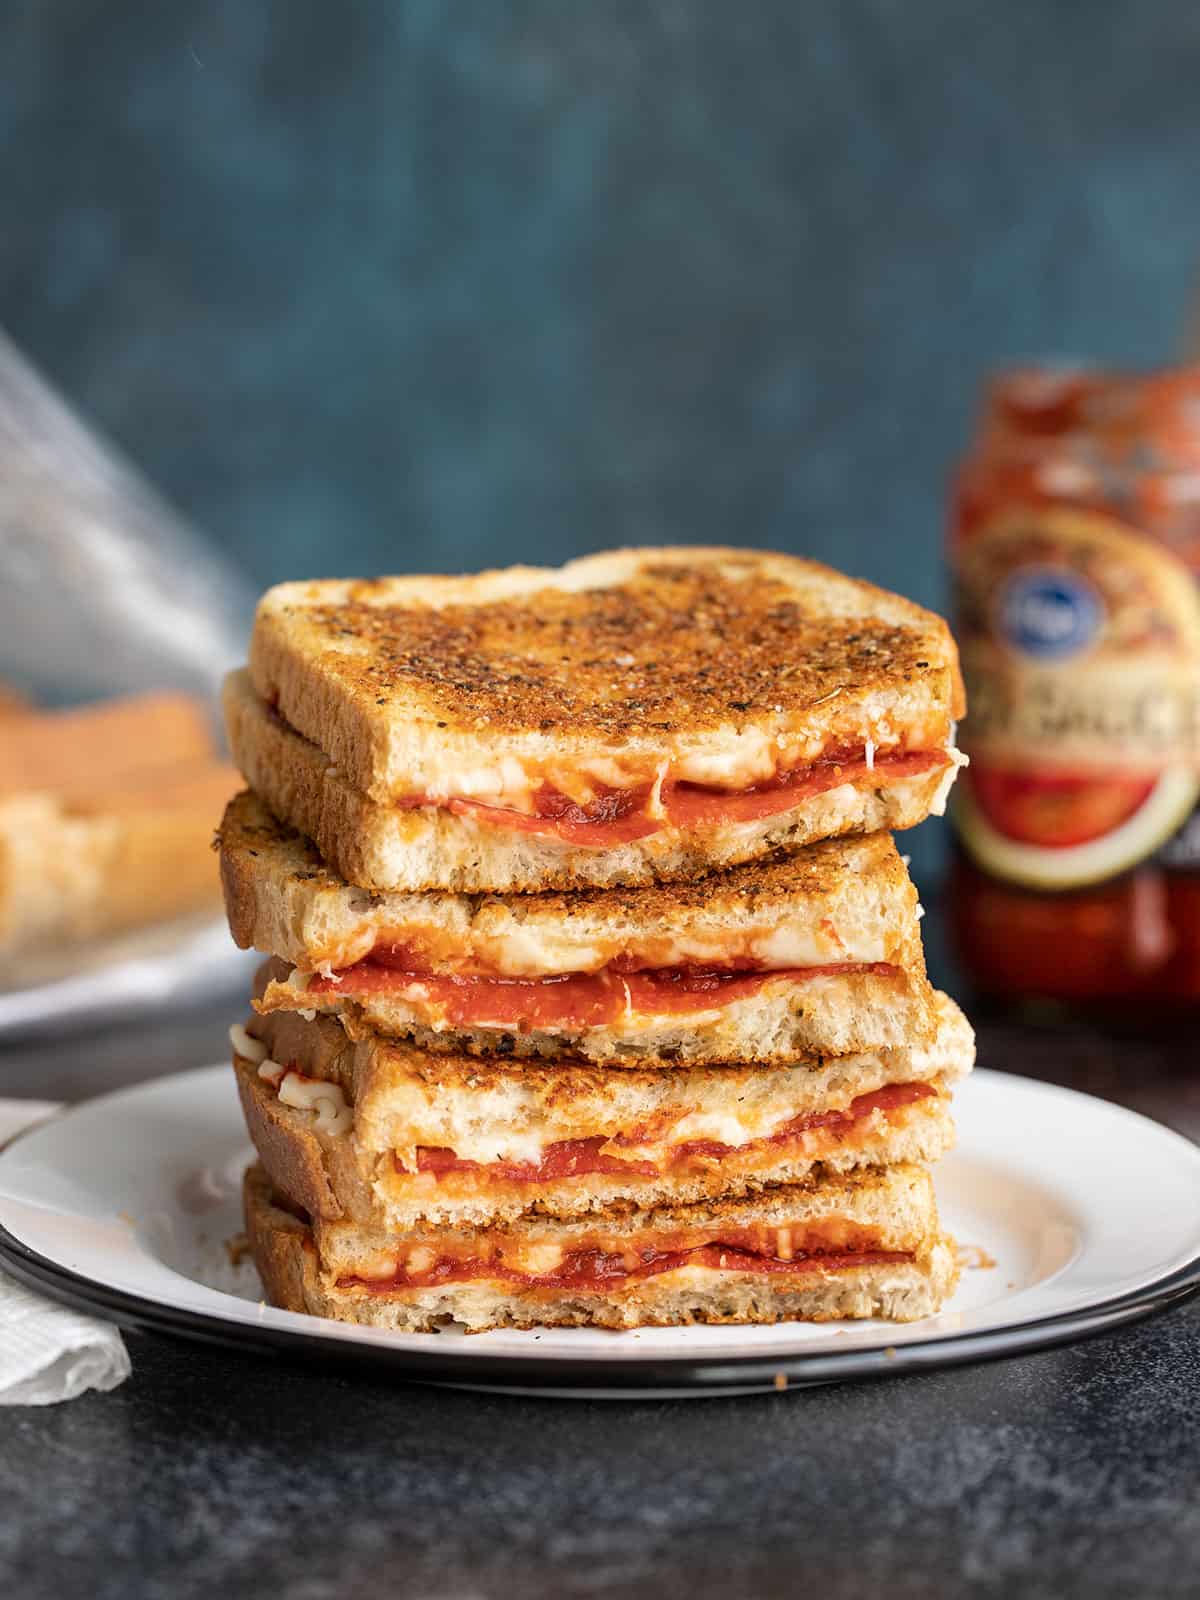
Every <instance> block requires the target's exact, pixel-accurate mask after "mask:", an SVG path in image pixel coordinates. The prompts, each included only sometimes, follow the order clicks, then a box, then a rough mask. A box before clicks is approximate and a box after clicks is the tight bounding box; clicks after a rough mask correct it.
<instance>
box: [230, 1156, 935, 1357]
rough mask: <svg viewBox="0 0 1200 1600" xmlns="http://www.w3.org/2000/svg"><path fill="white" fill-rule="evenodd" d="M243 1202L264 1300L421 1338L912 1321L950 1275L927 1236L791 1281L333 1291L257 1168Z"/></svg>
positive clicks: (328, 1275) (482, 1284)
mask: <svg viewBox="0 0 1200 1600" xmlns="http://www.w3.org/2000/svg"><path fill="white" fill-rule="evenodd" d="M839 1181H841V1180H839ZM782 1192H783V1193H786V1192H787V1191H782ZM244 1197H245V1210H246V1228H247V1233H248V1236H249V1239H250V1246H251V1250H252V1253H253V1256H254V1260H255V1263H256V1265H257V1267H258V1271H259V1274H260V1276H261V1278H262V1280H263V1286H264V1288H265V1290H266V1293H267V1297H268V1298H269V1299H270V1301H271V1302H272V1303H273V1304H274V1305H277V1306H281V1307H283V1308H284V1309H286V1310H290V1311H301V1312H307V1313H310V1314H312V1315H315V1316H325V1317H333V1318H336V1319H339V1320H343V1321H347V1322H359V1323H363V1324H367V1325H373V1326H378V1327H388V1328H392V1329H394V1330H396V1331H406V1332H420V1331H428V1330H433V1329H436V1328H438V1327H440V1326H443V1325H444V1324H445V1323H447V1322H449V1321H459V1322H461V1323H463V1324H464V1325H465V1326H466V1327H467V1328H468V1329H469V1330H470V1331H473V1332H480V1331H483V1330H484V1329H487V1328H498V1327H537V1326H545V1325H557V1326H585V1325H589V1324H590V1325H594V1326H600V1327H610V1328H633V1327H642V1326H651V1325H655V1324H657V1325H670V1324H684V1323H692V1322H705V1323H730V1322H778V1321H782V1320H792V1319H806V1320H813V1321H827V1320H833V1319H840V1318H843V1317H870V1316H882V1317H888V1318H892V1319H894V1320H897V1321H912V1320H915V1319H916V1318H918V1317H922V1316H927V1315H930V1314H932V1313H933V1312H934V1311H936V1310H938V1309H939V1308H940V1306H941V1304H942V1303H943V1301H944V1300H945V1299H946V1297H947V1296H948V1295H949V1294H950V1293H951V1292H952V1290H953V1288H954V1285H955V1283H956V1281H957V1278H958V1269H957V1267H956V1265H955V1261H954V1253H953V1244H952V1241H950V1240H949V1239H946V1238H944V1237H939V1236H936V1235H934V1236H932V1237H930V1238H929V1239H928V1242H926V1243H925V1244H924V1245H923V1247H922V1248H921V1249H920V1251H919V1253H918V1254H917V1255H916V1257H915V1259H912V1260H907V1261H897V1262H889V1263H879V1264H874V1265H870V1266H860V1267H851V1268H842V1269H839V1270H828V1269H818V1270H815V1271H811V1272H807V1273H804V1274H803V1275H799V1274H797V1275H794V1276H793V1275H788V1274H782V1273H780V1274H775V1273H772V1274H770V1275H765V1274H761V1273H746V1272H734V1271H715V1270H704V1269H701V1270H699V1271H696V1270H695V1269H691V1268H684V1269H677V1270H675V1271H672V1272H667V1273H662V1274H659V1275H656V1276H654V1277H651V1278H649V1279H645V1280H640V1281H634V1282H632V1283H626V1284H623V1285H620V1286H618V1287H615V1288H608V1289H600V1290H591V1289H544V1288H536V1287H518V1286H514V1285H512V1284H505V1283H497V1282H496V1281H494V1280H482V1281H475V1282H466V1283H458V1284H447V1285H440V1286H436V1287H433V1288H424V1289H407V1290H394V1291H390V1292H385V1293H379V1292H372V1291H371V1290H369V1289H364V1288H362V1287H346V1288H342V1287H339V1286H338V1284H337V1282H336V1270H334V1271H331V1270H330V1268H329V1267H328V1265H323V1263H322V1258H321V1253H320V1250H319V1246H318V1243H317V1241H316V1240H315V1239H314V1237H313V1233H312V1230H311V1228H309V1227H308V1225H307V1224H306V1223H305V1222H304V1220H303V1219H300V1218H298V1217H296V1216H295V1215H294V1214H293V1213H292V1212H290V1211H288V1210H285V1209H283V1208H281V1207H280V1206H279V1205H278V1204H277V1202H276V1201H275V1199H274V1196H273V1194H272V1191H271V1186H270V1182H269V1179H268V1178H267V1177H266V1174H265V1173H264V1172H263V1171H262V1169H261V1168H260V1167H253V1166H252V1167H251V1168H250V1169H249V1170H248V1171H247V1173H246V1178H245V1184H244ZM693 1209H695V1208H693ZM714 1220H715V1219H714ZM543 1226H547V1227H549V1228H550V1229H551V1230H554V1229H555V1225H554V1224H548V1225H543ZM558 1231H559V1232H560V1233H561V1232H562V1225H558Z"/></svg>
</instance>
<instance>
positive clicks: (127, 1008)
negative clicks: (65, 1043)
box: [0, 915, 262, 1041]
mask: <svg viewBox="0 0 1200 1600" xmlns="http://www.w3.org/2000/svg"><path fill="white" fill-rule="evenodd" d="M261 960H262V957H261V956H258V955H255V954H254V952H253V951H246V950H239V949H238V948H237V946H236V945H235V944H234V942H233V940H232V939H231V938H230V937H229V928H228V927H227V925H226V922H225V918H224V917H216V916H208V915H205V916H194V917H184V918H181V919H179V920H178V921H174V922H160V923H158V924H156V925H155V926H153V927H149V928H136V929H133V930H132V931H131V932H129V933H122V934H117V935H114V936H113V937H112V938H109V939H101V940H97V941H95V942H94V943H91V944H87V945H84V946H80V945H77V944H66V945H62V946H58V947H55V948H54V949H51V950H45V951H40V952H35V953H34V954H33V955H26V956H22V957H20V958H18V959H16V960H14V959H12V958H8V959H7V960H6V962H5V964H4V967H3V970H2V971H0V1041H4V1040H7V1039H9V1038H13V1037H19V1038H24V1037H27V1036H30V1035H44V1034H60V1033H67V1032H70V1031H71V1030H73V1029H82V1028H93V1027H97V1026H100V1025H103V1024H109V1023H113V1022H120V1021H123V1020H125V1019H127V1018H131V1017H137V1018H139V1019H143V1020H144V1019H145V1018H146V1017H148V1016H152V1015H165V1014H166V1012H168V1011H169V1010H171V1008H172V1007H174V1006H177V1005H179V1004H180V1003H181V1002H184V1001H187V1002H191V1003H193V1004H199V1003H200V1002H201V1001H203V999H204V998H205V996H207V995H215V994H232V993H233V992H234V991H235V990H236V989H238V988H239V986H241V987H242V988H243V989H244V988H245V985H246V984H247V983H249V981H250V974H251V972H252V971H253V970H254V967H255V965H256V963H258V962H260V961H261Z"/></svg>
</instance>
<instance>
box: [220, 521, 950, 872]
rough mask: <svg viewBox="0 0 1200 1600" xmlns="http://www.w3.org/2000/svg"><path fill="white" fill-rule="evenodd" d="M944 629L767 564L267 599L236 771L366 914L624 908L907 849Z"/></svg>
mask: <svg viewBox="0 0 1200 1600" xmlns="http://www.w3.org/2000/svg"><path fill="white" fill-rule="evenodd" d="M962 709H963V695H962V685H961V679H960V676H959V669H958V660H957V654H956V651H955V648H954V644H953V641H952V640H951V638H950V634H949V631H948V630H947V628H946V626H945V624H944V623H943V622H942V621H941V619H940V618H937V617H935V616H933V615H932V614H931V613H929V612H926V611H922V610H921V609H920V608H919V607H917V606H914V605H911V604H910V603H909V602H907V601H904V600H901V599H899V598H898V597H896V596H894V595H889V594H886V593H885V592H884V591H882V590H878V589H874V588H872V587H871V586H870V585H867V584H862V583H858V582H855V581H854V580H852V579H849V578H844V577H841V576H840V575H838V574H836V573H834V572H831V571H830V570H829V569H827V568H824V567H820V566H817V565H816V564H814V563H812V562H806V561H800V560H797V559H795V558H793V557H790V556H780V555H766V554H761V553H756V552H746V551H735V550H721V549H686V548H685V549H665V550H634V551H619V552H616V553H613V554H611V555H605V556H594V557H589V558H586V559H585V560H583V561H578V562H573V563H571V564H570V565H568V566H567V567H564V568H561V569H557V570H550V569H530V568H515V569H512V570H510V571H507V572H496V573H485V574H482V575H480V576H478V577H475V578H464V579H452V578H420V579H418V578H410V579H401V578H390V579H381V580H376V581H374V582H321V583H308V584H284V585H281V586H280V587H278V588H276V589H273V590H271V591H269V592H268V594H267V595H266V596H265V597H264V599H263V600H262V602H261V603H260V606H259V610H258V614H257V618H256V622H255V628H254V634H253V638H252V642H251V657H250V670H249V673H248V674H237V675H235V676H234V677H233V678H232V679H231V680H230V683H229V685H228V686H227V691H226V716H227V722H228V727H229V734H230V741H231V744H232V747H233V749H234V752H235V755H236V757H237V760H238V763H239V765H240V766H241V768H242V770H243V772H244V773H245V774H246V776H247V778H248V779H249V780H250V782H251V783H252V785H253V786H254V787H255V788H256V789H257V790H258V791H259V792H260V793H261V794H263V796H264V797H265V798H266V799H267V801H268V802H269V803H270V804H271V806H272V809H274V810H275V811H276V812H277V813H278V814H280V815H282V816H284V817H285V818H286V819H287V820H288V821H289V822H291V823H293V824H294V825H295V826H296V827H298V828H300V829H301V830H302V831H303V832H305V833H307V834H308V835H309V836H311V837H312V838H313V839H314V840H315V841H316V843H317V844H318V845H319V847H320V848H321V850H322V853H323V854H324V855H325V856H326V857H327V859H328V860H329V861H330V862H331V864H333V865H335V866H337V867H338V868H339V870H340V871H341V872H342V874H343V876H344V877H346V878H347V879H348V880H350V881H352V882H355V883H357V884H359V885H361V886H362V887H365V888H371V889H421V888H447V889H451V888H452V889H464V890H472V891H474V890H503V889H516V890H520V891H531V890H536V889H539V888H553V887H577V886H584V885H589V884H592V885H603V884H619V883H646V882H653V881H655V880H656V879H658V880H661V879H668V878H671V879H674V878H681V877H686V876H688V875H690V874H693V873H695V872H696V871H702V870H704V869H705V868H706V867H707V868H711V867H714V866H727V865H732V864H735V863H737V862H740V861H747V860H753V859H756V858H758V857H761V856H762V855H764V854H766V853H768V852H769V851H770V850H772V849H774V848H776V847H777V846H778V845H780V844H785V845H797V844H806V843H809V842H811V841H813V840H815V839H819V838H825V837H830V836H834V835H840V834H845V833H851V832H861V831H869V830H871V829H880V828H885V827H889V828H890V827H907V826H911V825H912V824H913V823H915V822H918V821H920V820H922V818H923V817H924V816H926V815H927V814H928V813H929V811H930V810H931V809H935V808H937V807H939V806H941V805H943V804H944V801H945V792H946V790H947V789H948V787H949V783H950V782H951V781H952V779H953V774H954V771H955V768H956V765H957V763H958V761H959V759H960V758H959V757H958V756H957V753H956V752H955V751H954V748H953V722H954V719H955V718H956V717H957V716H959V715H960V714H961V712H962Z"/></svg>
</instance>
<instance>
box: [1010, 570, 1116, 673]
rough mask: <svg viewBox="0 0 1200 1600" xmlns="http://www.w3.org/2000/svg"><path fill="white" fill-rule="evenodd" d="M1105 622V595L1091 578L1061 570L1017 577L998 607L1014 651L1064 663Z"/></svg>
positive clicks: (1020, 573) (1026, 572) (1014, 575)
mask: <svg viewBox="0 0 1200 1600" xmlns="http://www.w3.org/2000/svg"><path fill="white" fill-rule="evenodd" d="M1103 619H1104V605H1103V602H1102V601H1101V599H1100V596H1099V595H1098V594H1097V593H1096V591H1095V589H1093V588H1092V586H1091V584H1090V583H1088V582H1087V580H1086V579H1085V578H1081V577H1079V576H1078V575H1077V574H1076V573H1074V572H1067V571H1065V570H1063V569H1062V568H1060V567H1026V568H1025V569H1024V571H1022V572H1017V573H1014V574H1013V576H1012V577H1011V578H1010V579H1009V580H1008V582H1007V583H1006V584H1005V585H1004V587H1003V589H1002V590H1001V591H1000V595H999V597H998V601H997V605H996V621H997V624H998V628H999V632H1000V633H1001V635H1002V637H1003V638H1004V639H1005V641H1006V642H1007V643H1008V644H1010V645H1011V646H1012V648H1013V649H1014V650H1020V651H1023V652H1024V653H1025V654H1026V655H1030V656H1038V657H1040V658H1041V659H1042V660H1050V661H1061V660H1063V659H1064V658H1065V657H1067V656H1073V655H1077V654H1078V652H1079V651H1080V650H1085V649H1086V648H1087V646H1088V645H1089V644H1091V642H1092V640H1093V639H1094V638H1095V637H1096V634H1097V632H1098V631H1099V628H1100V624H1101V622H1102V621H1103Z"/></svg>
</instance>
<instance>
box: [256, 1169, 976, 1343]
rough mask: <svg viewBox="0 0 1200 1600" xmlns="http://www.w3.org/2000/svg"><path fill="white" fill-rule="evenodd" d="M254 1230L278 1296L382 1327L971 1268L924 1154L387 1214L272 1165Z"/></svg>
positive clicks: (850, 1283)
mask: <svg viewBox="0 0 1200 1600" xmlns="http://www.w3.org/2000/svg"><path fill="white" fill-rule="evenodd" d="M245 1200H246V1222H247V1230H248V1233H249V1236H250V1241H251V1248H252V1250H253V1252H254V1257H255V1261H256V1263H257V1265H258V1268H259V1272H260V1275H261V1276H262V1279H263V1282H264V1285H265V1286H266V1289H267V1293H268V1295H269V1296H270V1298H271V1299H272V1301H273V1302H274V1303H275V1304H276V1305H281V1306H284V1307H285V1308H287V1309H289V1310H295V1311H307V1312H309V1313H311V1314H313V1315H316V1316H325V1317H334V1318H337V1319H339V1320H342V1321H346V1322H359V1323H364V1324H368V1325H372V1326H376V1327H387V1328H393V1329H399V1330H404V1331H412V1332H416V1331H424V1330H428V1329H433V1328H436V1327H438V1326H441V1325H443V1324H444V1323H446V1322H457V1323H460V1324H462V1325H464V1326H465V1327H466V1328H467V1329H469V1330H471V1331H481V1330H483V1329H486V1328H495V1327H533V1326H537V1325H552V1326H553V1325H558V1326H570V1325H576V1326H577V1325H588V1324H590V1325H595V1326H600V1327H611V1328H633V1327H643V1326H649V1325H653V1324H663V1323H667V1324H677V1323H688V1322H718V1323H719V1322H777V1321H781V1320H790V1319H794V1318H805V1319H811V1320H818V1321H824V1320H829V1319H834V1318H843V1317H871V1316H879V1317H890V1318H894V1319H896V1320H898V1321H911V1320H913V1319H915V1318H917V1317H922V1316H927V1315H929V1314H931V1313H932V1312H934V1311H936V1310H938V1309H939V1308H940V1306H941V1304H942V1302H943V1301H944V1299H945V1298H946V1296H947V1295H948V1294H949V1293H950V1292H951V1291H952V1290H953V1287H954V1284H955V1282H956V1279H957V1276H958V1273H957V1268H956V1266H955V1263H954V1252H953V1248H952V1244H951V1241H949V1240H948V1239H946V1238H945V1237H944V1236H943V1235H942V1233H941V1231H940V1228H939V1224H938V1217H937V1208H936V1204H935V1201H934V1195H933V1187H932V1184H931V1183H930V1179H929V1174H928V1173H927V1172H926V1171H925V1170H924V1169H923V1168H920V1167H915V1166H895V1167H891V1168H889V1169H887V1170H886V1171H869V1172H865V1173H854V1174H850V1175H848V1176H842V1177H829V1176H821V1177H818V1178H814V1179H812V1180H810V1181H808V1182H805V1183H798V1184H792V1185H789V1186H787V1187H784V1188H780V1189H775V1190H772V1191H771V1192H770V1193H769V1194H767V1195H760V1196H753V1197H749V1198H743V1199H734V1200H722V1201H719V1202H716V1203H714V1204H711V1205H703V1204H701V1205H690V1206H667V1207H657V1208H654V1209H651V1210H633V1211H628V1210H626V1211H621V1212H614V1213H608V1214H605V1215H602V1216H598V1217H586V1218H579V1219H575V1220H572V1221H560V1220H557V1219H552V1218H543V1217H528V1218H524V1219H522V1220H520V1221H517V1222H513V1223H508V1224H505V1225H501V1226H493V1227H485V1228H459V1229H453V1230H447V1229H440V1230H422V1229H410V1230H407V1231H403V1232H392V1233H389V1232H380V1231H377V1230H372V1229H369V1228H363V1227H361V1226H359V1225H356V1224H353V1223H346V1222H330V1221H327V1220H323V1219H319V1218H309V1217H307V1216H306V1215H304V1214H303V1212H299V1211H298V1210H297V1208H295V1207H294V1206H292V1205H289V1203H288V1202H287V1200H286V1198H284V1197H281V1196H279V1195H278V1194H277V1193H276V1192H275V1191H274V1190H273V1188H272V1186H271V1181H270V1178H269V1177H268V1175H267V1174H266V1172H265V1171H264V1170H263V1169H262V1168H261V1167H251V1169H250V1171H249V1172H248V1173H247V1175H246V1184H245Z"/></svg>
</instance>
